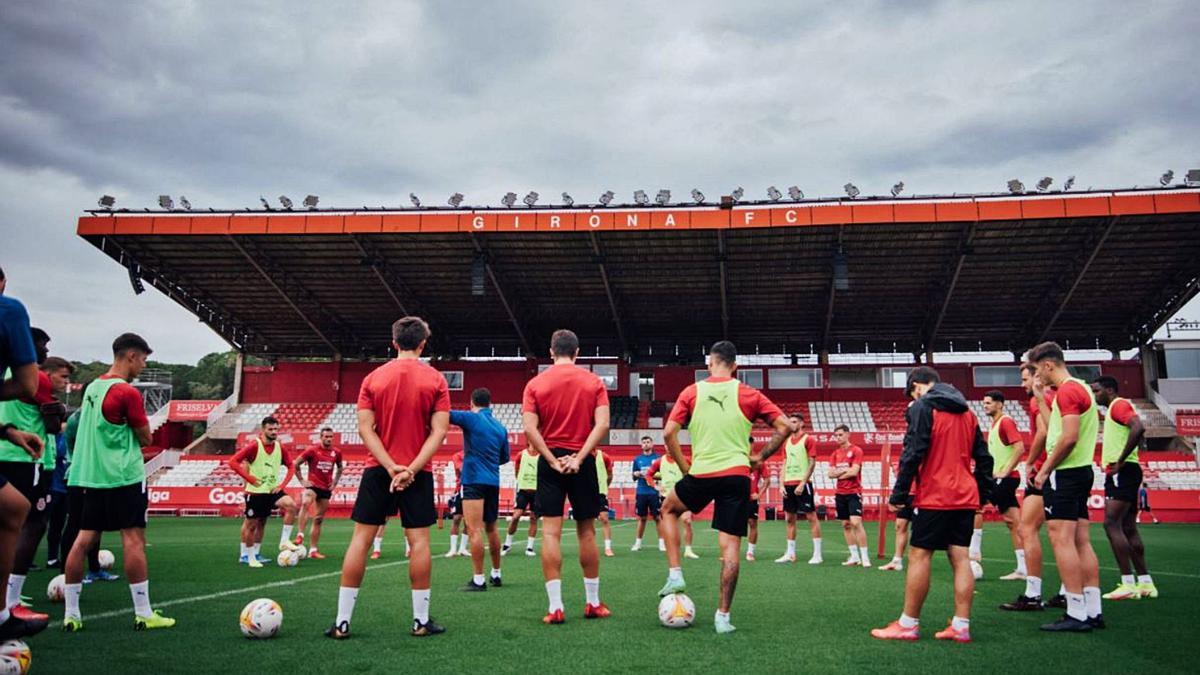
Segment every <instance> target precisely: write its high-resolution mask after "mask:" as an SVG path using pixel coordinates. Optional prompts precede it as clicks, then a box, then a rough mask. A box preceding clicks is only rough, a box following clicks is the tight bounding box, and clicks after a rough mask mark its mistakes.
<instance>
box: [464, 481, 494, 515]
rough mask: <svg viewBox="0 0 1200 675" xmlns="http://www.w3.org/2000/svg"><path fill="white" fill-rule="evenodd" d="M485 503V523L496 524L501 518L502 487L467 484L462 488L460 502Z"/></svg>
mask: <svg viewBox="0 0 1200 675" xmlns="http://www.w3.org/2000/svg"><path fill="white" fill-rule="evenodd" d="M475 500H482V501H483V522H485V523H494V522H496V518H498V517H499V516H500V487H499V486H497V485H484V484H482V483H467V484H466V485H464V486H462V495H461V497H460V498H459V501H460V502H465V501H475Z"/></svg>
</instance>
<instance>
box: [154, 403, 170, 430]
mask: <svg viewBox="0 0 1200 675" xmlns="http://www.w3.org/2000/svg"><path fill="white" fill-rule="evenodd" d="M170 412H171V406H170V405H169V404H168V405H164V406H162V407H161V408H159V409H158V410H155V411H154V414H153V415H151V416H150V433H154V432H156V431H158V428H159V427H161V426H162V425H164V424H166V423H167V417H168V416H169V415H170Z"/></svg>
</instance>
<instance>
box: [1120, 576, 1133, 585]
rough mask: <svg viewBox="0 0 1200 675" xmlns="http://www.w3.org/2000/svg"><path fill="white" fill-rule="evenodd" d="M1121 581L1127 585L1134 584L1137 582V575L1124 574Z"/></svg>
mask: <svg viewBox="0 0 1200 675" xmlns="http://www.w3.org/2000/svg"><path fill="white" fill-rule="evenodd" d="M1121 583H1122V584H1124V585H1126V586H1132V585H1134V584H1136V583H1137V577H1135V576H1133V575H1132V574H1122V575H1121Z"/></svg>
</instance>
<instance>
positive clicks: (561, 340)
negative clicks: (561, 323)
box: [550, 328, 579, 356]
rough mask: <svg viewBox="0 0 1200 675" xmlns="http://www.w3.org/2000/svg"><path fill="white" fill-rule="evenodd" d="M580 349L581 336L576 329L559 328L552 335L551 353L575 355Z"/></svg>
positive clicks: (555, 354)
mask: <svg viewBox="0 0 1200 675" xmlns="http://www.w3.org/2000/svg"><path fill="white" fill-rule="evenodd" d="M578 351H579V336H578V335H576V334H575V332H574V331H570V330H567V329H566V328H559V329H558V330H556V331H554V335H551V336H550V353H551V354H553V355H554V356H575V353H576V352H578Z"/></svg>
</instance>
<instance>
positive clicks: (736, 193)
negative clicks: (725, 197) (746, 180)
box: [729, 187, 746, 202]
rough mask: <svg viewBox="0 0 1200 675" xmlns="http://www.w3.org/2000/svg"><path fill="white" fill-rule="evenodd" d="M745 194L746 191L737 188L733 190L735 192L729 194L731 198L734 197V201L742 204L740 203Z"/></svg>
mask: <svg viewBox="0 0 1200 675" xmlns="http://www.w3.org/2000/svg"><path fill="white" fill-rule="evenodd" d="M744 194H746V191H745V190H743V189H742V188H740V187H736V188H734V189H733V192H730V193H729V196H730V197H733V201H735V202H740V201H742V195H744Z"/></svg>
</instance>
